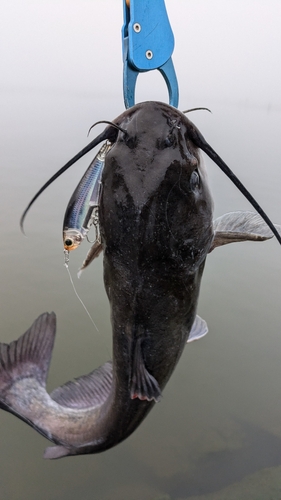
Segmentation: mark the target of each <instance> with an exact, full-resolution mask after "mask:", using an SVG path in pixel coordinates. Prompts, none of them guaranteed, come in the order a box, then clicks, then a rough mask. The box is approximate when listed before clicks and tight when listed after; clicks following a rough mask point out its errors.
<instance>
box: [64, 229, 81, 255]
mask: <svg viewBox="0 0 281 500" xmlns="http://www.w3.org/2000/svg"><path fill="white" fill-rule="evenodd" d="M83 239H84V236H83V235H82V233H81V232H80V231H78V229H67V230H66V231H64V232H63V246H64V249H65V250H67V251H71V250H75V249H76V248H77V247H79V245H80V243H81V242H82V241H83Z"/></svg>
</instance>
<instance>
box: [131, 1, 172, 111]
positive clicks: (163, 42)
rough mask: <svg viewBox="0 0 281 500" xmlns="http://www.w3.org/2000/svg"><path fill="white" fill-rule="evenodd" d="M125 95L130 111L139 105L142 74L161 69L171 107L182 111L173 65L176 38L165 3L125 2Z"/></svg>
mask: <svg viewBox="0 0 281 500" xmlns="http://www.w3.org/2000/svg"><path fill="white" fill-rule="evenodd" d="M123 12H124V25H123V27H122V49H123V94H124V103H125V107H126V108H130V107H131V106H134V104H135V87H136V80H137V77H138V74H139V73H143V72H146V71H151V70H154V69H157V70H158V71H160V73H161V74H162V76H163V78H164V80H165V82H166V85H167V88H168V92H169V104H170V105H171V106H174V107H176V108H177V107H178V101H179V89H178V81H177V77H176V73H175V69H174V65H173V61H172V57H171V56H172V53H173V50H174V45H175V41H174V35H173V32H172V28H171V25H170V22H169V19H168V15H167V11H166V7H165V1H164V0H123Z"/></svg>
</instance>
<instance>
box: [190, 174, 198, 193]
mask: <svg viewBox="0 0 281 500" xmlns="http://www.w3.org/2000/svg"><path fill="white" fill-rule="evenodd" d="M199 185H200V177H199V174H198V171H197V170H193V172H192V174H191V176H190V189H191V191H195V189H197V188H198V187H199Z"/></svg>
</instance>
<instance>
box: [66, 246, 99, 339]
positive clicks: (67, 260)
mask: <svg viewBox="0 0 281 500" xmlns="http://www.w3.org/2000/svg"><path fill="white" fill-rule="evenodd" d="M68 253H69V252H68V251H67V250H65V251H64V257H65V259H64V267H65V268H66V270H67V272H68V276H69V279H70V283H71V284H72V288H73V290H74V293H75V295H76V297H77V299H78V300H79V302H80V303H81V304H82V306H83V307H84V309H85V311H86V313H87V314H88V316H89V318H90V320H91V322H92V323H93V325H94V327H95V329H96V330H97V332H98V334H100V331H99V329H98V327H97V325H96V323H95V322H94V320H93V318H92V316H91V315H90V313H89V311H88V309H87V307H86V306H85V304H84V302H83V300H82V299H81V297H80V296H79V294H78V292H77V290H76V288H75V285H74V282H73V279H72V276H71V273H70V270H69V267H68V262H69V256H68Z"/></svg>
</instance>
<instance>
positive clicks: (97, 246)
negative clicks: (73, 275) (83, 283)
mask: <svg viewBox="0 0 281 500" xmlns="http://www.w3.org/2000/svg"><path fill="white" fill-rule="evenodd" d="M101 251H102V244H101V242H100V241H99V240H96V241H95V243H94V244H93V245H92V246H91V248H90V250H89V252H88V253H87V255H86V258H85V260H84V261H83V263H82V266H81V267H80V269H79V271H78V273H77V276H78V278H80V276H81V274H82V271H84V269H86V267H88V266H89V265H90V264H91V262H93V260H94V259H95V258H96V257H98V256H99V254H100V253H101Z"/></svg>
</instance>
